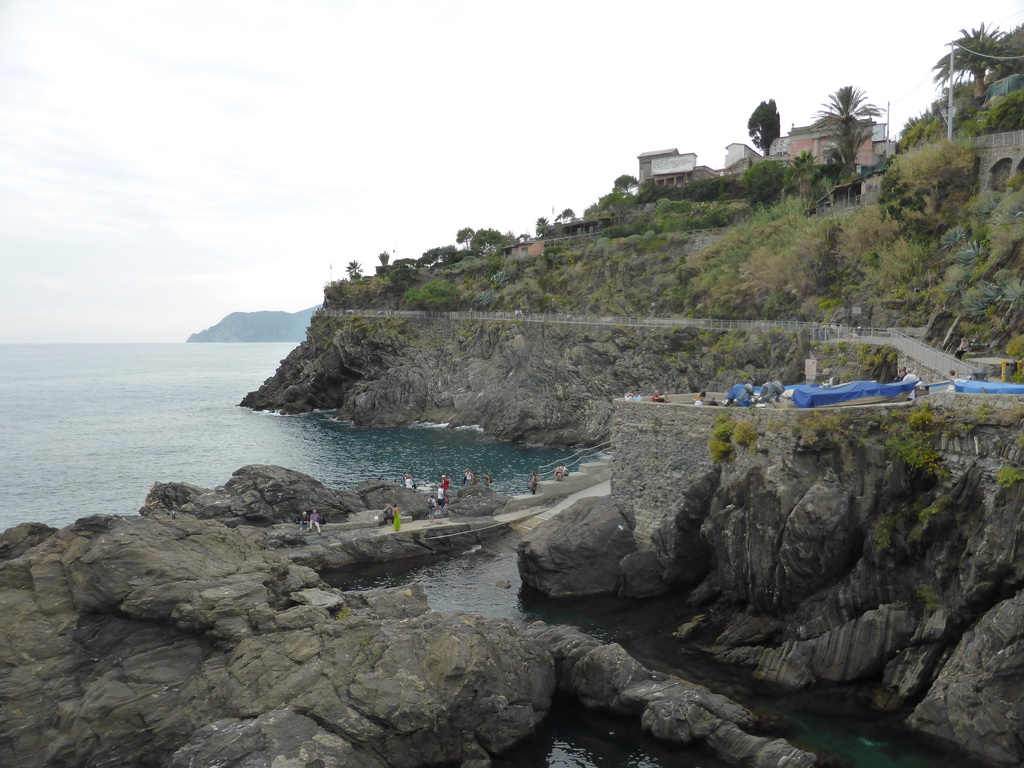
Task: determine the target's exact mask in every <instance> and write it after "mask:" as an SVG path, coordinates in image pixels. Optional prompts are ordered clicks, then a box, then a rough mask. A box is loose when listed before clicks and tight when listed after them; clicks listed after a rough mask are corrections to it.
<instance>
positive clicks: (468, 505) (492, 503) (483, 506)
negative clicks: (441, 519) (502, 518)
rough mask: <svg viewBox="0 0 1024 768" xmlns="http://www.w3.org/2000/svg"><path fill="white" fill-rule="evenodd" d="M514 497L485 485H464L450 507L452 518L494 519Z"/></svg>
mask: <svg viewBox="0 0 1024 768" xmlns="http://www.w3.org/2000/svg"><path fill="white" fill-rule="evenodd" d="M511 499H512V497H511V496H508V495H507V494H504V493H498V492H497V491H495V490H493V489H491V488H488V487H487V486H485V485H464V486H462V487H461V488H459V490H458V493H457V494H456V497H455V501H453V502H451V503H450V504H449V505H448V512H449V513H450V514H451V516H452V517H492V516H493V515H494V514H496V513H498V512H500V511H501V510H503V509H504V508H505V505H506V504H508V503H509V501H511Z"/></svg>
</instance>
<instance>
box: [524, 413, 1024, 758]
mask: <svg viewBox="0 0 1024 768" xmlns="http://www.w3.org/2000/svg"><path fill="white" fill-rule="evenodd" d="M929 400H931V401H932V403H933V405H927V404H924V403H918V404H917V405H916V406H912V407H905V406H903V407H889V408H883V407H876V408H864V409H846V410H844V411H818V412H811V413H808V412H803V411H796V410H772V409H762V410H758V409H716V408H694V407H692V406H680V407H676V406H659V405H654V404H636V403H616V405H615V414H614V422H613V430H612V431H613V439H614V443H615V458H614V466H613V473H612V493H613V496H614V497H615V499H616V501H617V503H618V505H619V507H620V509H621V510H622V513H623V515H624V517H625V518H626V519H627V520H629V522H630V523H631V524H632V526H633V535H634V538H635V541H636V547H635V551H632V550H631V549H630V548H625V551H626V552H627V554H625V555H624V556H623V557H622V559H621V560H620V562H619V570H618V573H619V578H618V580H617V582H615V589H617V591H619V592H620V593H622V594H626V595H634V596H643V595H652V594H659V593H664V592H669V591H671V592H673V593H677V594H679V595H680V600H682V601H686V602H689V603H691V604H692V605H693V606H694V607H695V608H694V613H695V614H697V615H699V616H698V618H696V619H695V622H694V623H693V624H692V625H691V626H689V627H686V628H685V629H684V632H683V633H684V634H688V640H689V641H691V642H696V643H698V644H700V645H702V646H703V647H705V648H706V649H707V650H709V651H710V652H711V653H713V654H714V655H716V656H718V657H719V658H721V659H723V660H727V661H730V662H733V663H738V664H741V665H747V666H749V667H751V668H752V669H753V670H754V674H755V675H756V676H757V677H759V678H762V679H764V680H766V681H770V682H772V683H774V684H776V685H778V686H781V687H783V688H787V689H791V690H794V689H799V688H804V687H807V686H813V685H819V684H856V685H858V686H868V687H869V688H870V689H871V691H872V693H873V699H874V702H875V705H876V706H877V707H879V708H883V709H901V708H902V709H909V711H910V712H911V714H910V716H909V720H908V723H909V725H910V726H911V727H912V728H914V729H916V730H918V731H920V732H922V733H925V734H928V735H930V736H933V737H935V738H939V739H945V740H949V741H952V742H954V743H956V744H957V745H958V746H960V747H961V748H963V749H965V750H967V751H968V752H971V753H973V754H975V755H978V756H980V757H983V758H985V759H987V760H990V761H993V762H995V763H1000V764H1007V765H1011V764H1012V765H1019V764H1021V762H1022V761H1024V746H1022V744H1021V742H1020V739H1019V733H1020V726H1021V723H1022V722H1024V699H1021V697H1020V696H1019V691H1020V690H1021V687H1022V686H1024V592H1022V591H1021V587H1022V584H1024V560H1022V558H1021V557H1020V555H1019V552H1020V548H1021V546H1022V544H1024V520H1022V516H1021V509H1022V503H1024V483H1022V482H1021V481H1020V480H1019V479H1016V478H1017V477H1024V472H1021V470H1019V469H1017V468H1020V467H1022V466H1024V450H1022V447H1021V446H1022V444H1024V441H1022V440H1021V430H1020V425H1021V420H1022V417H1024V407H1022V405H1021V404H1020V403H1019V402H1017V398H1008V399H1007V398H1000V397H998V396H989V397H987V398H984V399H978V400H972V401H971V403H970V404H969V405H966V406H965V405H963V400H962V399H961V400H959V401H957V400H955V398H954V396H952V395H950V396H943V395H934V396H932V398H929ZM943 402H946V403H948V404H949V405H948V406H946V405H943ZM954 402H958V403H960V404H959V405H956V406H954V405H953V403H954ZM713 457H714V458H713ZM715 459H717V461H716V460H715ZM1015 472H1016V473H1019V475H1018V474H1014V473H1015ZM997 478H998V480H997ZM1000 481H1001V482H1000ZM556 521H557V518H556ZM577 527H579V526H577ZM549 535H550V532H549ZM566 561H567V562H568V559H567V560H566ZM521 569H522V568H521ZM535 586H540V587H541V588H543V585H542V584H541V585H535Z"/></svg>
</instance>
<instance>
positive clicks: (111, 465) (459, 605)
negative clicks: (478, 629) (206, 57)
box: [0, 344, 970, 768]
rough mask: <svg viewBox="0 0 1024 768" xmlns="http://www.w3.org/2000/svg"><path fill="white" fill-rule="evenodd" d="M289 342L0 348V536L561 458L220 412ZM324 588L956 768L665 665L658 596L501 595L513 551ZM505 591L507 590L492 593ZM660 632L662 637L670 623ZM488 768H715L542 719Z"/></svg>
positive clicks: (807, 701) (894, 735) (857, 720)
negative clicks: (623, 660)
mask: <svg viewBox="0 0 1024 768" xmlns="http://www.w3.org/2000/svg"><path fill="white" fill-rule="evenodd" d="M293 346H294V345H292V344H124V345H118V344H104V345H0V530H3V529H6V528H8V527H10V526H12V525H16V524H18V523H21V522H25V521H41V522H45V523H48V524H50V525H54V526H63V525H66V524H68V523H70V522H73V521H74V520H76V519H78V518H79V517H82V516H85V515H92V514H97V513H103V514H123V515H134V514H137V513H138V508H139V507H140V506H141V505H142V503H143V501H144V500H145V497H146V493H147V491H148V490H149V487H150V485H151V484H152V483H153V482H154V481H157V480H159V481H163V482H170V481H185V482H189V483H194V484H196V485H200V486H203V487H208V488H212V487H214V486H217V485H222V484H223V483H225V482H226V481H227V480H228V479H229V478H230V477H231V473H232V472H234V471H235V470H236V469H238V468H239V467H242V466H244V465H246V464H279V465H281V466H284V467H288V468H290V469H296V470H299V471H302V472H306V473H308V474H310V475H312V476H313V477H316V478H317V479H318V480H320V481H321V482H323V483H325V484H326V485H328V486H331V487H337V488H350V487H352V486H354V485H356V484H357V483H358V482H360V481H362V480H365V479H367V478H372V477H384V478H387V479H391V478H394V477H397V476H398V475H399V474H400V473H401V472H403V471H410V472H412V473H413V475H414V476H415V477H416V478H417V479H419V480H421V481H425V482H433V481H434V480H436V479H438V478H439V477H440V475H441V473H445V474H448V475H449V476H453V477H455V478H458V477H460V476H461V473H462V470H463V469H465V468H466V467H470V468H472V469H474V470H476V471H477V472H487V473H488V474H490V475H492V476H493V477H494V478H495V486H496V488H497V489H498V490H501V491H505V492H508V493H522V492H525V490H526V485H527V482H528V477H529V473H530V471H531V470H532V469H534V468H535V467H536V466H537V465H540V464H544V463H548V462H552V461H555V460H556V459H558V458H559V457H560V456H561V455H562V453H564V452H558V451H552V450H547V449H543V448H537V447H530V446H523V445H510V444H505V443H500V442H498V441H496V440H493V439H491V438H488V437H487V436H486V435H484V434H482V433H481V432H480V431H478V430H448V429H443V428H440V427H437V426H427V425H424V426H421V427H412V428H405V429H355V428H353V427H351V426H349V425H346V424H341V423H338V422H335V421H332V420H331V419H330V418H329V417H328V416H327V415H326V414H309V415H306V416H288V417H285V416H277V415H274V414H267V413H254V412H252V411H249V410H248V409H244V408H239V407H237V405H236V404H237V403H238V402H239V401H240V400H241V399H242V397H243V396H244V395H245V394H246V393H247V392H249V391H251V390H253V389H256V388H257V387H259V385H260V384H261V383H262V382H263V381H264V379H266V378H267V377H268V376H270V375H271V374H272V373H273V372H274V371H275V370H276V368H277V366H278V363H279V361H280V360H281V359H283V358H284V357H285V356H286V355H287V354H288V352H289V351H290V350H291V349H292V348H293ZM327 576H328V578H329V579H330V580H331V581H332V582H333V583H335V584H336V585H338V586H343V587H345V588H355V589H359V588H366V587H370V586H380V585H394V584H401V583H408V582H416V583H420V584H423V586H424V587H425V589H426V590H427V594H428V597H429V600H430V603H431V605H432V606H433V607H434V608H435V609H437V610H441V611H450V610H455V609H459V610H468V611H475V612H478V613H482V614H484V615H487V616H492V617H506V618H510V619H512V620H513V621H517V622H527V621H532V620H535V619H538V618H539V619H543V620H546V621H549V622H562V623H571V624H577V625H579V626H582V627H584V628H585V629H586V630H587V631H589V632H591V633H592V634H595V635H597V636H599V637H602V638H605V639H608V640H615V641H617V642H620V643H622V644H623V645H624V646H626V647H627V648H628V649H629V651H630V652H631V653H633V654H634V655H635V656H637V658H639V659H641V660H642V661H644V663H647V664H649V665H651V666H653V667H656V668H659V669H662V670H664V671H667V672H678V673H681V674H684V675H685V676H687V677H689V678H691V679H694V680H698V681H703V682H705V683H706V684H709V685H712V686H713V687H715V688H717V689H718V690H721V691H722V692H724V693H727V694H730V695H733V696H735V697H736V698H738V699H740V700H742V701H746V702H747V703H749V704H751V705H753V706H756V707H758V708H759V709H761V710H762V711H766V712H770V713H771V714H772V715H773V716H776V717H778V718H779V719H780V720H781V722H782V724H783V729H784V730H785V731H787V733H788V735H790V736H791V737H792V738H794V739H796V740H797V741H800V742H801V743H803V744H806V745H813V746H814V747H815V748H817V749H819V750H821V751H822V752H824V753H825V754H828V755H830V756H831V757H832V758H834V759H837V760H839V761H841V764H842V765H844V766H850V767H851V768H854V767H855V768H933V767H935V766H945V767H946V768H952V767H953V766H957V767H959V766H966V765H969V764H970V763H969V762H967V761H963V760H958V759H956V758H952V757H950V756H945V757H943V756H941V755H940V753H938V752H933V751H932V750H930V749H929V748H928V747H927V745H922V744H918V743H915V742H913V741H911V740H910V739H909V738H907V737H906V735H905V734H903V733H901V732H900V731H899V729H898V728H897V729H894V728H893V727H892V725H891V724H890V725H888V726H886V725H885V724H884V723H883V724H879V723H878V722H877V719H872V718H865V716H864V715H865V713H864V711H863V708H859V709H857V708H854V709H853V710H848V709H844V707H843V705H842V704H841V703H837V702H836V701H832V700H830V697H828V695H827V694H826V695H825V696H824V697H823V698H822V699H819V700H818V701H815V700H814V699H813V697H812V698H804V699H800V698H799V697H795V698H794V697H790V698H788V699H773V698H770V697H765V696H763V695H759V694H758V693H757V692H756V691H752V690H750V689H748V688H747V687H746V683H745V681H744V680H743V678H742V677H735V671H732V672H730V671H729V670H723V669H720V668H714V667H713V666H709V665H707V664H706V663H704V662H702V661H701V660H700V659H699V658H694V657H689V656H687V655H685V654H681V653H680V649H679V648H678V646H677V644H676V643H675V642H674V641H672V640H671V639H670V638H668V637H667V635H666V632H665V631H664V627H665V626H675V624H673V621H674V620H675V616H674V615H673V611H677V610H679V606H678V605H676V604H675V602H674V601H673V600H672V599H671V598H669V599H662V600H660V601H659V600H653V601H646V602H643V603H639V604H638V603H637V601H632V602H629V603H626V602H623V601H615V600H607V599H606V600H592V601H582V602H577V603H569V602H565V601H551V600H546V599H544V598H541V597H539V596H536V595H532V596H531V595H530V594H529V593H526V592H524V591H521V590H520V589H519V585H520V581H519V574H518V571H517V569H516V564H515V549H514V542H513V541H511V540H507V541H506V542H504V543H502V544H499V545H496V546H494V547H488V548H487V549H480V548H477V549H476V550H473V551H470V552H468V553H465V554H463V555H460V556H458V557H454V558H438V559H433V560H428V561H422V562H409V563H401V564H393V565H389V566H384V567H379V568H377V567H373V568H371V567H367V566H361V567H360V569H359V572H358V574H356V575H346V574H336V575H333V576H332V575H330V574H328V575H327ZM506 584H511V585H512V586H511V587H508V586H505V585H506ZM677 623H678V622H677ZM496 765H499V766H501V768H506V767H507V768H539V767H541V766H544V767H546V768H604V767H605V766H607V767H608V768H620V767H629V768H719V766H721V763H720V762H718V761H717V760H715V759H714V758H713V757H711V756H709V755H708V754H706V753H703V752H701V751H696V750H692V749H689V748H681V747H678V746H672V745H666V744H664V743H659V742H654V741H652V740H650V739H645V738H644V736H643V734H641V733H639V732H638V729H637V728H636V727H635V726H632V725H630V724H627V723H623V722H622V721H619V720H616V719H614V718H609V717H605V716H602V715H600V714H595V713H591V712H586V711H585V710H583V709H582V708H580V707H578V706H572V705H567V704H562V705H559V706H556V708H555V710H554V711H553V713H552V716H551V717H550V718H549V719H548V720H547V721H546V722H545V724H544V727H543V728H542V729H541V730H540V731H539V732H538V733H537V735H536V736H535V737H534V738H533V739H531V740H530V741H529V743H527V744H524V745H522V746H521V747H519V748H517V750H516V751H515V753H514V754H511V755H508V756H507V759H506V760H504V761H501V762H500V763H496Z"/></svg>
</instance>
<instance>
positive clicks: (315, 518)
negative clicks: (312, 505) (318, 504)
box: [309, 509, 323, 536]
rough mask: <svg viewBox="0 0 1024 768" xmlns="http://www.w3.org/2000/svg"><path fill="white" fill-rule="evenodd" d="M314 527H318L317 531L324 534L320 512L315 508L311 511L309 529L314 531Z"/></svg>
mask: <svg viewBox="0 0 1024 768" xmlns="http://www.w3.org/2000/svg"><path fill="white" fill-rule="evenodd" d="M314 527H315V528H316V532H317V533H319V534H320V535H321V536H322V535H323V531H321V530H320V513H319V512H317V511H316V510H315V509H314V510H313V511H312V512H310V513H309V530H310V531H312V530H313V528H314Z"/></svg>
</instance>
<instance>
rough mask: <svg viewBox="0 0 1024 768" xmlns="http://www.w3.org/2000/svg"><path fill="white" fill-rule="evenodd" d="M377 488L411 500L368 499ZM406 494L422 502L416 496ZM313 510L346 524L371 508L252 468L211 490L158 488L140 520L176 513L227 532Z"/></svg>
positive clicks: (286, 473) (299, 476) (295, 478)
mask: <svg viewBox="0 0 1024 768" xmlns="http://www.w3.org/2000/svg"><path fill="white" fill-rule="evenodd" d="M378 485H386V486H387V487H388V488H389V489H390V488H394V491H395V492H396V493H397V492H399V491H401V492H402V499H403V501H405V500H406V496H405V493H406V491H405V489H404V488H401V489H399V487H398V486H396V485H393V484H385V483H381V484H377V483H371V484H369V485H368V486H367V487H366V489H365V493H366V495H367V496H372V495H377V493H376V492H377V491H378ZM407 493H408V494H409V495H411V496H412V497H414V499H415V500H418V498H419V497H418V495H417V494H416V493H415V492H414V491H408V492H407ZM382 506H383V505H382ZM313 508H316V509H317V510H318V511H319V512H320V513H321V514H323V515H325V516H327V518H328V519H331V520H336V521H341V520H344V519H345V518H347V517H348V516H349V515H351V514H352V513H354V512H359V511H362V510H365V509H367V508H368V507H367V505H366V504H365V502H364V500H363V495H362V494H361V493H360V492H359V491H358V490H357V491H337V490H332V489H330V488H327V487H326V486H325V485H324V484H323V483H321V482H320V481H319V480H317V479H316V478H313V477H310V476H309V475H306V474H303V473H302V472H296V471H295V470H293V469H285V468H284V467H276V466H269V465H263V464H250V465H247V466H244V467H242V468H241V469H238V470H236V471H235V472H234V473H233V474H232V475H231V479H230V480H228V481H227V482H226V483H225V484H224V485H222V486H219V487H217V488H214V489H212V490H210V489H208V488H200V487H199V486H196V485H192V484H191V483H153V487H152V488H150V490H149V494H147V496H146V501H145V503H144V504H143V506H142V508H141V509H139V514H140V515H143V516H146V517H151V516H154V515H166V514H170V513H171V512H172V511H173V512H175V513H177V512H181V513H183V514H188V515H195V516H196V517H198V518H199V519H201V520H216V521H218V522H220V523H223V524H224V525H228V526H234V525H242V524H245V525H256V526H265V525H273V524H274V523H292V522H294V521H295V520H296V519H298V518H299V517H300V516H301V515H302V513H303V512H308V511H309V510H310V509H313Z"/></svg>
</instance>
